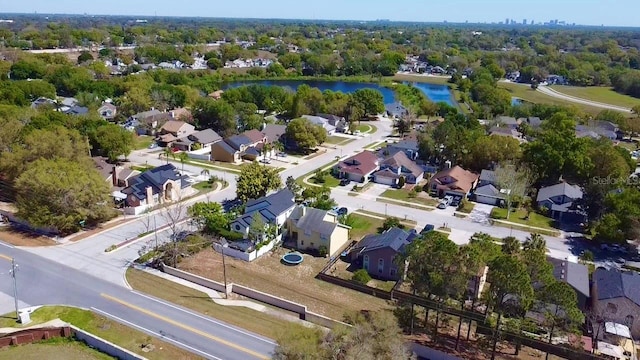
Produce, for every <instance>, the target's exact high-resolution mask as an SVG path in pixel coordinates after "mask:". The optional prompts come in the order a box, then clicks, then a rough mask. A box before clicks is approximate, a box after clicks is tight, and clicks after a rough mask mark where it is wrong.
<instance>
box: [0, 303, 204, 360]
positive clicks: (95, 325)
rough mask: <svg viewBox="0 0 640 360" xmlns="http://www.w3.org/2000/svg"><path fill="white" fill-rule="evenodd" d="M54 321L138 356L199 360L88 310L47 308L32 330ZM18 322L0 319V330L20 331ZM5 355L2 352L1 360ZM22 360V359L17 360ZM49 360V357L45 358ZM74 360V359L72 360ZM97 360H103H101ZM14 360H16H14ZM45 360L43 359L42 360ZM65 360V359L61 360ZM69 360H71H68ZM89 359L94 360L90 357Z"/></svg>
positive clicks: (6, 317)
mask: <svg viewBox="0 0 640 360" xmlns="http://www.w3.org/2000/svg"><path fill="white" fill-rule="evenodd" d="M54 319H60V320H62V321H65V322H68V323H70V324H73V325H75V326H77V327H79V328H81V329H82V330H85V331H87V332H90V333H92V334H94V335H96V336H99V337H101V338H103V339H105V340H107V341H110V342H112V343H114V344H116V345H118V346H121V347H123V348H125V349H127V350H129V351H132V352H135V353H136V354H139V355H143V356H144V357H146V358H148V359H150V360H154V359H158V360H173V359H184V360H187V359H200V357H199V356H196V355H194V354H192V353H190V352H188V351H186V350H182V349H180V348H178V347H176V346H174V345H171V344H169V343H166V342H164V341H161V340H158V339H156V338H154V337H151V336H149V335H147V334H145V333H142V332H140V331H137V330H134V329H132V328H130V327H128V326H125V325H122V324H120V323H118V322H115V321H112V320H110V319H107V318H106V317H104V316H101V315H98V314H96V313H94V312H91V311H88V310H82V309H78V308H73V307H65V306H44V307H41V308H40V309H38V310H36V311H35V312H33V313H32V314H31V321H32V322H31V323H30V324H29V326H33V325H37V324H41V323H44V322H47V321H51V320H54ZM18 325H19V324H17V323H16V320H15V318H13V317H12V315H11V314H8V315H4V316H1V317H0V327H19V326H18ZM145 346H146V347H147V348H153V350H151V351H149V352H144V351H142V349H143V347H145ZM2 354H3V352H2V351H0V357H1V356H2ZM18 358H21V357H18ZM44 358H46V359H50V357H49V356H46V357H44ZM72 358H73V359H75V357H72ZM96 358H97V359H104V357H102V358H98V357H96ZM14 359H15V358H14ZM40 359H42V358H40ZM60 359H62V358H60ZM67 359H68V358H67ZM86 359H93V358H90V357H87V358H86Z"/></svg>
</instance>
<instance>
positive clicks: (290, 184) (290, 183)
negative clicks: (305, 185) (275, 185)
mask: <svg viewBox="0 0 640 360" xmlns="http://www.w3.org/2000/svg"><path fill="white" fill-rule="evenodd" d="M285 186H286V187H287V189H289V190H291V192H292V193H293V194H294V195H295V196H296V198H298V197H300V196H301V195H302V186H300V185H299V184H298V183H297V182H296V179H294V178H293V176H289V177H287V180H286V181H285Z"/></svg>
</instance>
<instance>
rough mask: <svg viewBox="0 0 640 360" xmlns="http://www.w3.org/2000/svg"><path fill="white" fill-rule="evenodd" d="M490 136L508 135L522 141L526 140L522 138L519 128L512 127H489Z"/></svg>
mask: <svg viewBox="0 0 640 360" xmlns="http://www.w3.org/2000/svg"><path fill="white" fill-rule="evenodd" d="M489 136H506V137H510V138H513V139H516V140H518V141H520V142H524V141H525V140H524V139H523V138H522V134H521V133H520V132H519V131H518V130H516V129H514V128H510V127H498V126H494V127H492V128H491V129H489Z"/></svg>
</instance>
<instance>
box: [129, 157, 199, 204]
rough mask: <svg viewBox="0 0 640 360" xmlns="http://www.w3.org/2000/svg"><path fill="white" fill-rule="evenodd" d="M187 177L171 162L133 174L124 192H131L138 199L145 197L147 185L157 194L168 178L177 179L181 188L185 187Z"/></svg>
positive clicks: (186, 185)
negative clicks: (136, 174)
mask: <svg viewBox="0 0 640 360" xmlns="http://www.w3.org/2000/svg"><path fill="white" fill-rule="evenodd" d="M186 179H187V177H186V176H182V175H180V173H178V170H177V169H176V167H175V166H173V165H172V164H166V165H162V166H158V167H157V168H153V169H151V170H147V171H145V172H143V173H142V174H140V175H138V176H135V177H133V178H131V179H130V180H129V184H131V185H130V186H129V187H128V188H126V189H125V191H124V192H125V193H127V194H133V195H135V197H137V198H138V199H141V200H142V199H145V198H146V197H147V191H146V189H147V187H151V189H152V190H153V193H154V194H158V193H160V192H161V191H162V186H163V185H164V184H165V183H166V182H167V181H169V180H173V181H179V182H180V187H181V188H183V189H184V188H186V187H188V186H189V183H188V182H187V181H186Z"/></svg>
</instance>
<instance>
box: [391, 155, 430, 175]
mask: <svg viewBox="0 0 640 360" xmlns="http://www.w3.org/2000/svg"><path fill="white" fill-rule="evenodd" d="M383 165H386V166H390V167H394V168H398V167H404V168H405V169H406V170H409V172H410V173H411V174H412V175H413V176H415V177H419V176H420V175H422V174H424V170H423V169H422V168H421V167H420V166H419V165H418V164H416V163H415V162H414V161H413V160H411V159H409V158H408V157H407V154H405V153H404V152H401V151H400V152H397V153H395V154H393V155H392V156H390V157H388V158H387V159H385V160H384V161H383V162H382V164H381V167H383Z"/></svg>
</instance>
